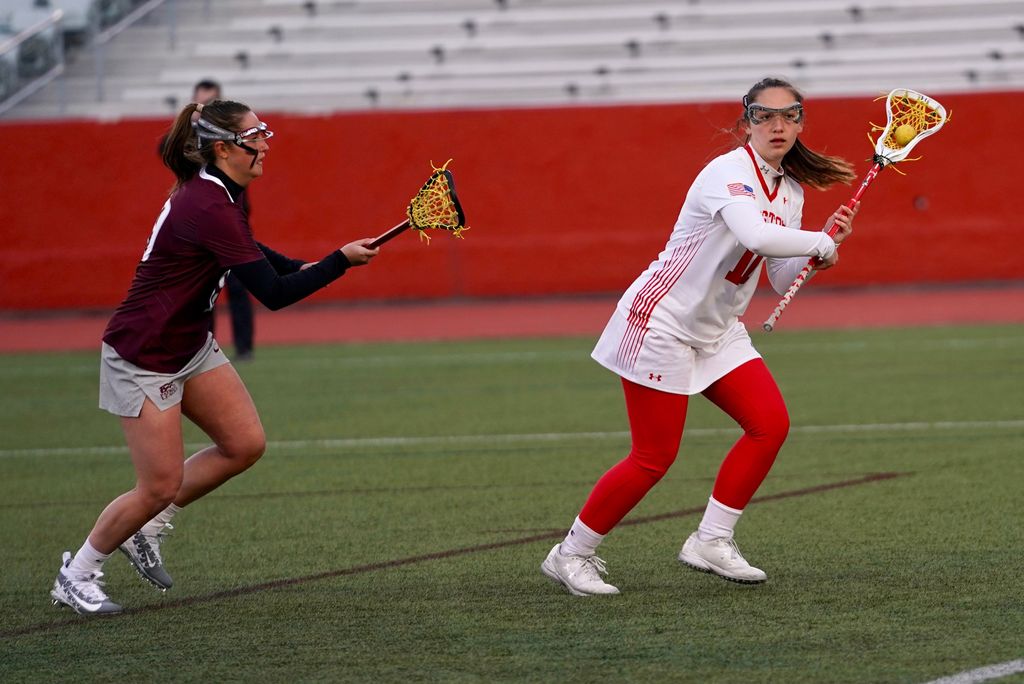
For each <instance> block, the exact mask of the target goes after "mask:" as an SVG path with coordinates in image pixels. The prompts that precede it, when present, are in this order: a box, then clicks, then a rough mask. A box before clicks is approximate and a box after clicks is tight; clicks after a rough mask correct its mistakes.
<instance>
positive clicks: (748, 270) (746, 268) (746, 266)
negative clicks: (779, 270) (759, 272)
mask: <svg viewBox="0 0 1024 684" xmlns="http://www.w3.org/2000/svg"><path fill="white" fill-rule="evenodd" d="M762 259H764V257H763V256H759V255H757V254H754V253H753V252H751V251H750V250H749V249H748V250H747V251H745V252H744V253H743V256H741V257H740V260H739V262H738V263H737V264H736V266H735V267H734V268H733V269H732V270H731V271H729V272H728V273H726V274H725V279H726V280H728V281H729V282H730V283H733V284H734V285H742V284H743V283H745V282H747V280H749V279H750V275H751V274H752V273H753V272H754V271H755V270H756V269H757V267H758V265H759V264H760V263H761V260H762Z"/></svg>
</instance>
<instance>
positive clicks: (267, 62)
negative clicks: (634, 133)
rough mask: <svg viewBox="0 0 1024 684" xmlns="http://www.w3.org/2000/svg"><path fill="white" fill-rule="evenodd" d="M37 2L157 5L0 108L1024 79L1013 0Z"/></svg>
mask: <svg viewBox="0 0 1024 684" xmlns="http://www.w3.org/2000/svg"><path fill="white" fill-rule="evenodd" d="M20 1H21V3H22V4H24V3H26V2H33V0H20ZM11 2H12V0H2V2H0V8H2V7H3V6H4V5H6V4H10V3H11ZM83 3H91V5H90V8H89V9H87V10H84V11H83V9H82V6H83ZM35 4H39V3H35ZM45 4H47V5H49V6H51V7H61V8H63V9H65V11H66V12H67V13H68V17H69V18H67V19H65V28H68V26H69V25H71V24H74V25H75V26H80V25H81V17H82V16H83V15H85V14H88V13H89V12H91V14H88V16H90V17H92V18H91V19H89V21H91V22H92V24H91V25H92V26H93V27H96V26H99V27H100V28H101V29H102V27H109V26H111V25H113V24H115V23H116V22H118V21H120V20H121V18H122V17H124V16H126V15H127V14H128V13H129V12H130V11H131V10H133V9H134V8H136V7H138V6H140V5H143V4H147V5H151V6H152V8H151V9H152V11H149V12H147V13H140V12H138V11H136V14H138V15H139V17H138V21H136V22H135V23H134V24H133V25H131V26H130V27H128V28H126V29H125V30H123V31H121V32H119V33H118V34H117V35H116V37H114V38H113V39H111V40H109V42H107V43H106V44H105V46H104V49H103V50H102V51H100V50H94V49H91V48H90V45H89V44H88V41H85V43H86V44H83V45H81V46H78V47H75V48H73V52H72V53H70V54H69V58H68V60H69V62H68V65H67V68H66V69H65V73H64V75H63V76H61V78H60V81H61V82H62V83H61V84H60V85H61V86H62V88H63V90H61V89H60V88H58V87H57V84H52V83H51V84H50V85H49V86H48V87H46V88H42V89H41V90H40V92H38V93H36V94H35V95H33V96H32V97H30V98H27V99H26V100H25V101H24V102H21V103H19V104H18V105H17V106H15V107H13V108H12V109H11V111H9V112H8V113H7V114H6V118H22V119H24V118H50V117H59V116H85V117H93V118H100V119H105V118H119V117H123V116H136V115H138V116H150V115H159V116H164V115H167V114H169V113H171V112H172V111H174V110H176V109H177V108H178V107H180V106H181V105H182V104H184V99H185V98H187V96H188V93H189V92H190V91H191V86H192V84H193V83H194V82H195V81H197V80H199V79H201V78H208V77H213V78H216V79H218V80H219V81H221V82H222V83H223V84H224V86H225V89H226V91H227V92H230V93H231V95H232V97H235V98H238V99H241V100H244V101H246V102H249V103H251V104H253V106H255V107H257V108H259V109H264V110H275V111H297V112H325V111H338V110H367V109H372V108H386V109H392V108H398V109H401V108H434V107H442V108H448V107H459V108H466V107H494V106H530V105H565V104H574V103H583V104H600V103H620V102H682V101H702V100H717V99H722V98H726V97H729V98H731V97H733V96H734V95H735V93H736V92H738V91H741V90H743V89H744V88H745V87H747V86H749V83H750V82H751V81H752V79H756V78H758V77H760V76H762V75H764V74H769V73H771V74H777V75H782V76H785V77H788V78H790V79H792V80H793V81H794V82H796V83H797V84H798V85H799V86H801V87H802V88H803V89H804V90H806V91H807V92H808V93H809V94H814V95H845V94H854V93H863V92H871V93H874V92H877V91H878V90H880V89H883V88H887V87H890V86H896V85H900V84H902V83H903V82H905V81H906V80H907V79H908V78H910V79H912V80H913V82H914V83H915V85H917V87H919V88H921V89H925V90H927V91H929V92H944V91H958V92H960V91H968V92H969V91H972V90H1006V89H1009V90H1018V89H1022V88H1024V40H1022V39H1024V0H975V1H974V2H971V3H964V2H957V1H953V0H861V1H860V2H858V1H857V0H781V1H780V2H776V3H758V2H745V1H742V0H717V1H714V2H712V1H710V0H679V1H676V2H667V1H665V0H662V1H660V2H646V1H644V2H630V1H629V0H217V1H216V2H212V1H211V0H167V1H166V2H160V1H154V0H150V2H149V3H143V2H140V1H139V0H49V2H48V3H45ZM75 12H77V14H74V13H75ZM72 14H74V16H75V17H79V18H78V19H73V18H71V15H72ZM94 30H97V29H94ZM7 64H8V59H7V58H3V59H0V95H2V93H3V88H4V85H3V84H4V83H5V81H4V75H3V74H4V70H5V66H4V65H7ZM9 68H10V67H9V66H7V67H6V69H7V70H9ZM897 82H898V83H897ZM101 98H102V100H101Z"/></svg>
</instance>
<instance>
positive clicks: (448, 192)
mask: <svg viewBox="0 0 1024 684" xmlns="http://www.w3.org/2000/svg"><path fill="white" fill-rule="evenodd" d="M451 161H452V160H451V159H449V160H448V161H446V162H445V163H444V164H443V165H442V166H441V167H440V168H438V167H436V166H434V165H433V164H431V166H432V167H433V169H434V173H432V174H431V175H430V178H428V179H427V182H426V183H424V184H423V187H422V188H420V189H419V191H418V192H417V193H416V195H415V197H413V198H412V199H411V200H410V201H409V207H408V209H406V212H405V216H406V217H405V220H404V221H402V222H401V223H399V224H398V225H397V226H395V227H394V228H392V229H391V230H389V231H388V232H386V233H384V234H382V235H381V236H379V237H378V238H377V239H375V240H374V241H373V242H371V243H370V244H369V245H368V246H369V248H370V249H376V248H377V247H380V246H381V245H383V244H384V243H385V242H387V241H388V240H390V239H391V238H393V237H395V236H397V235H399V234H400V233H402V232H403V231H405V230H406V229H408V228H413V229H415V230H418V231H420V236H421V237H423V238H426V240H427V241H428V242H429V241H430V236H429V235H427V234H426V233H425V232H424V231H425V230H426V229H427V228H436V229H440V230H448V231H451V232H452V233H453V234H454V235H455V237H457V238H461V237H462V231H464V230H466V215H465V214H463V213H462V205H461V204H459V198H458V197H457V196H456V195H455V178H454V177H452V172H451V171H449V170H448V164H450V163H451Z"/></svg>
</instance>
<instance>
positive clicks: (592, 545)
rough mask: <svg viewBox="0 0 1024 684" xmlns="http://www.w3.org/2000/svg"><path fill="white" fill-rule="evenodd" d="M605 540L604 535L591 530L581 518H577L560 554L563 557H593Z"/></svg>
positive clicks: (566, 536)
mask: <svg viewBox="0 0 1024 684" xmlns="http://www.w3.org/2000/svg"><path fill="white" fill-rule="evenodd" d="M603 539H604V535H603V534H598V533H597V532H595V531H594V530H592V529H590V528H589V527H587V526H586V525H584V524H583V521H582V520H580V517H579V516H576V520H575V521H574V522H573V524H572V527H570V528H569V534H567V535H565V541H563V542H562V544H561V546H560V547H559V549H558V552H559V553H561V554H562V555H563V556H593V555H594V553H595V552H596V551H597V547H598V545H599V544H600V543H601V541H602V540H603Z"/></svg>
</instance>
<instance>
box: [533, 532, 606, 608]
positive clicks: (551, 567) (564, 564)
mask: <svg viewBox="0 0 1024 684" xmlns="http://www.w3.org/2000/svg"><path fill="white" fill-rule="evenodd" d="M560 546H561V544H555V545H554V547H552V549H551V552H550V553H549V554H548V557H547V558H545V559H544V562H543V563H541V565H540V571H541V572H543V573H544V574H545V575H547V576H548V577H550V578H551V580H552V581H554V582H557V583H558V584H561V585H562V586H564V587H565V588H566V589H568V590H569V593H570V594H572V595H573V596H595V595H598V594H618V593H619V590H618V588H617V587H613V586H612V585H610V584H608V583H607V582H605V581H604V580H603V579H601V575H607V574H608V570H607V569H606V568H605V565H604V561H603V560H601V559H600V558H598V557H597V556H575V555H569V556H564V555H562V553H561V552H560V551H559V550H558V549H559V547H560Z"/></svg>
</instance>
